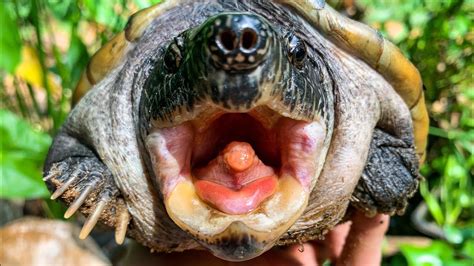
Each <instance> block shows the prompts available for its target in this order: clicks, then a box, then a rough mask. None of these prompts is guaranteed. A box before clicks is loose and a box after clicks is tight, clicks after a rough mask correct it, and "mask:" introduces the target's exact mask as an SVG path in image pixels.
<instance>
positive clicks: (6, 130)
mask: <svg viewBox="0 0 474 266" xmlns="http://www.w3.org/2000/svg"><path fill="white" fill-rule="evenodd" d="M0 135H1V136H2V138H1V141H0V144H1V146H2V149H1V152H0V170H1V178H0V181H1V182H0V197H1V198H27V199H30V198H39V197H46V196H48V195H49V192H48V190H47V189H46V186H45V184H44V182H43V180H42V179H41V177H42V165H43V161H44V158H45V157H46V153H47V151H48V147H49V146H50V144H51V137H50V136H49V135H47V134H46V133H43V132H40V131H37V130H34V129H33V128H32V127H31V126H30V125H29V124H28V123H27V122H26V121H24V120H22V119H21V118H19V117H17V116H16V115H14V114H13V113H11V112H9V111H6V110H1V109H0Z"/></svg>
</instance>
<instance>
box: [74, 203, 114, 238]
mask: <svg viewBox="0 0 474 266" xmlns="http://www.w3.org/2000/svg"><path fill="white" fill-rule="evenodd" d="M109 200H110V198H106V199H102V200H101V201H99V203H98V204H97V206H96V208H95V210H94V212H93V213H91V215H90V216H89V217H88V218H87V220H86V222H85V223H84V226H83V227H82V230H81V232H80V233H79V238H80V239H85V238H86V237H87V236H88V235H89V233H90V232H91V231H92V229H93V228H94V226H95V224H96V223H97V221H98V220H99V218H100V214H101V213H102V211H103V210H104V208H105V206H106V205H107V203H109Z"/></svg>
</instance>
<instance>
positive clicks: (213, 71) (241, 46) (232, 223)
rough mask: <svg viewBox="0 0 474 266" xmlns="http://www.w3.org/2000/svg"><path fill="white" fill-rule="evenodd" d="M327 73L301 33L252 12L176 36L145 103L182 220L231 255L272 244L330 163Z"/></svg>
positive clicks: (160, 167)
mask: <svg viewBox="0 0 474 266" xmlns="http://www.w3.org/2000/svg"><path fill="white" fill-rule="evenodd" d="M315 70H316V71H315ZM328 75H329V73H328V70H327V69H326V68H325V66H324V64H323V63H322V60H320V59H319V58H318V57H317V54H316V53H313V55H311V56H308V55H307V48H306V45H305V42H304V41H303V40H302V39H300V38H299V37H298V36H296V35H295V34H294V33H292V32H290V31H288V30H282V29H279V28H276V27H274V26H273V25H272V24H271V23H270V22H269V21H267V20H266V19H265V18H263V17H261V16H259V15H256V14H252V13H235V12H234V13H221V14H218V15H215V16H212V17H210V18H208V19H207V20H205V21H204V22H203V23H202V24H201V25H199V26H197V27H196V28H192V29H189V30H187V31H185V32H183V33H181V34H180V35H178V36H177V37H175V38H173V39H172V40H171V41H170V43H169V45H168V46H167V47H166V48H165V49H164V50H163V53H162V54H161V60H158V61H157V63H156V67H155V69H154V71H153V73H152V74H151V75H150V76H149V78H148V80H147V81H146V82H145V87H144V97H142V104H141V105H140V106H141V108H142V116H143V117H145V119H143V121H146V125H145V126H144V127H143V128H145V129H146V130H145V132H144V134H143V135H144V139H146V146H147V149H148V153H149V155H150V158H151V162H152V163H151V164H152V166H153V169H154V174H155V179H156V181H157V185H158V187H159V189H160V191H161V194H162V197H163V201H164V203H165V207H166V210H167V212H168V214H169V216H170V217H171V219H172V220H173V221H174V222H175V223H176V224H177V225H178V226H179V227H181V229H183V230H185V231H187V232H189V233H190V234H191V235H193V237H194V238H195V239H197V240H198V241H199V242H201V243H202V244H203V245H204V246H206V247H208V248H209V249H210V250H211V251H212V252H213V253H214V254H215V255H217V256H218V257H221V258H224V259H227V260H245V259H249V258H252V257H255V256H258V255H259V254H261V253H262V252H264V251H265V250H267V249H269V248H270V247H272V246H273V245H274V243H275V242H276V241H277V240H278V239H279V238H280V237H281V236H282V234H284V233H285V232H286V231H287V230H288V228H289V227H290V226H292V225H293V223H294V222H295V221H296V220H297V219H298V218H299V217H300V215H301V214H302V213H303V211H304V209H305V208H306V205H307V203H308V198H309V194H310V192H311V190H312V187H313V186H314V184H315V182H316V180H317V177H318V175H319V172H320V171H321V168H322V163H323V161H324V159H323V158H324V157H325V155H326V152H327V149H328V146H329V140H330V135H331V133H330V132H331V130H332V117H333V114H332V112H333V110H332V100H331V97H332V94H331V93H332V89H331V84H330V83H328V82H323V80H326V81H327V80H331V79H330V78H328Z"/></svg>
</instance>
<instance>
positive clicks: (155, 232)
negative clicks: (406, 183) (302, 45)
mask: <svg viewBox="0 0 474 266" xmlns="http://www.w3.org/2000/svg"><path fill="white" fill-rule="evenodd" d="M247 5H249V6H247ZM252 5H253V4H248V3H238V2H235V3H233V4H229V3H227V4H221V3H219V2H215V3H214V4H210V5H198V4H196V3H191V2H190V3H189V4H188V5H183V6H180V7H179V8H176V9H174V10H171V11H170V12H169V13H168V14H166V15H165V16H162V17H160V18H158V19H157V20H156V21H154V22H153V23H152V24H151V25H150V27H149V29H148V30H147V34H145V35H144V36H143V37H142V39H141V40H140V41H139V42H138V43H137V44H136V46H135V47H134V48H133V50H132V51H131V52H130V54H129V56H128V58H127V60H126V61H125V63H124V64H123V65H122V66H120V67H119V68H118V69H117V70H116V71H114V72H113V73H111V74H110V75H109V76H108V77H107V78H105V79H104V80H103V81H101V82H100V83H99V84H98V85H96V87H95V88H94V89H93V90H92V91H91V92H90V93H88V94H87V95H86V96H85V97H84V98H83V100H81V102H80V103H79V104H78V106H77V107H76V108H75V109H74V110H73V112H72V114H71V116H70V118H69V121H68V122H67V127H68V130H69V131H70V132H72V133H75V134H77V135H82V136H87V137H86V139H85V141H86V142H87V143H88V144H89V145H90V146H93V147H95V150H96V152H97V154H98V155H99V157H100V158H101V159H102V160H103V161H104V163H105V164H106V165H107V166H108V167H109V168H110V170H111V171H112V173H113V175H114V180H115V183H116V184H117V186H118V187H119V189H120V190H121V192H122V194H123V196H124V198H125V200H126V203H127V206H128V209H129V212H130V214H131V216H132V220H131V226H130V229H129V232H130V233H129V234H130V236H132V237H133V238H135V239H136V240H137V241H138V242H139V243H141V244H143V245H145V246H148V247H150V248H151V249H153V250H157V251H168V250H173V251H180V250H187V249H200V248H202V247H201V245H200V244H199V243H198V242H196V240H195V239H194V238H193V237H192V236H190V235H189V234H188V233H186V232H184V231H183V230H182V229H180V227H178V226H177V225H176V224H175V222H173V221H172V220H171V219H170V217H169V216H168V214H167V212H166V209H165V206H164V204H163V194H162V192H161V191H160V184H158V183H157V180H156V176H155V173H154V172H153V165H152V158H150V155H149V154H148V152H147V147H146V140H147V137H148V135H149V134H150V132H151V131H152V130H151V129H150V128H152V125H151V121H150V120H149V117H146V115H145V116H144V115H142V116H140V113H141V111H140V110H141V109H140V108H142V107H143V106H140V104H141V101H142V97H143V91H142V89H143V87H144V83H145V81H146V80H147V78H148V76H149V75H150V73H151V72H152V70H153V63H154V60H156V58H158V57H159V56H160V53H162V52H163V51H162V50H160V49H154V48H153V47H165V44H167V43H169V42H170V40H171V39H172V38H173V37H175V36H176V35H177V34H178V33H180V32H183V31H185V30H187V29H189V28H194V27H196V26H197V25H199V24H200V23H202V22H203V21H204V20H205V19H206V18H208V17H210V16H212V15H214V14H216V13H220V12H222V11H233V10H240V11H242V10H244V11H252V10H255V9H257V8H256V7H255V6H252ZM255 5H256V6H259V7H258V11H256V12H257V13H259V14H260V15H261V16H263V17H265V18H266V19H268V20H269V21H270V22H271V23H275V24H283V25H287V24H291V23H296V24H297V25H290V27H294V30H295V31H297V32H299V33H300V35H302V36H305V38H306V42H307V43H308V44H309V46H310V47H311V49H313V50H314V51H317V53H319V56H321V57H322V58H323V59H324V62H325V66H327V67H328V69H327V71H328V72H329V73H330V79H331V80H327V81H326V82H328V83H331V84H333V85H332V89H333V91H332V92H330V93H331V94H332V95H333V97H334V98H333V107H332V110H331V111H330V112H331V113H332V118H331V119H330V120H331V121H329V122H328V123H326V124H325V130H326V131H325V145H326V146H327V147H326V148H325V151H327V153H326V152H325V151H324V152H323V154H324V155H325V156H324V158H323V159H322V161H320V162H318V163H319V164H320V169H319V170H317V171H316V172H317V176H316V177H314V178H313V180H312V181H311V182H310V185H308V189H310V190H311V193H310V195H309V201H308V202H309V203H308V205H307V207H306V208H305V209H304V211H303V212H302V214H301V216H300V217H299V218H298V219H297V220H296V222H295V223H294V224H293V225H292V226H291V227H290V228H289V229H288V231H287V232H286V233H283V234H282V235H281V237H280V239H279V240H278V241H277V242H276V243H275V244H286V243H294V242H298V241H305V240H309V239H315V238H318V237H321V236H322V235H323V234H325V233H326V232H327V230H329V229H330V228H332V227H333V226H334V225H336V224H337V223H338V222H340V220H341V219H342V217H343V216H344V214H345V211H346V206H347V205H348V204H349V200H350V197H351V194H352V191H353V190H354V188H355V186H356V185H357V182H358V180H359V178H360V175H361V173H362V171H363V168H364V166H365V162H366V159H367V154H368V149H369V145H370V142H371V139H372V132H373V130H374V128H375V127H376V126H378V125H382V126H387V127H390V125H393V124H394V123H400V121H402V122H403V123H408V125H409V117H410V116H409V113H408V110H407V108H405V105H404V103H403V102H402V100H401V99H400V98H399V97H398V95H396V93H395V92H394V91H393V88H392V87H391V86H390V85H389V84H388V83H387V82H386V81H385V80H384V79H383V78H382V77H381V76H380V75H379V74H378V73H377V72H376V71H374V70H373V69H371V68H370V67H369V66H367V65H366V64H364V63H363V62H361V61H360V60H358V59H356V58H353V57H351V56H350V55H348V54H347V53H345V52H344V51H342V50H341V49H339V48H338V47H336V46H335V45H333V44H332V43H331V42H329V41H328V40H326V39H325V38H324V37H323V36H321V35H320V34H319V33H318V32H317V31H316V30H315V29H314V28H312V27H311V26H309V25H308V24H307V23H306V22H304V21H301V20H300V19H296V18H294V17H293V15H291V13H290V12H288V11H286V9H285V8H283V7H279V6H273V5H272V4H262V3H259V4H255ZM260 5H261V6H260ZM280 12H281V14H280V15H279V16H271V15H270V14H279V13H280ZM188 14H193V16H191V17H189V15H188ZM90 106H96V108H95V109H94V112H90V110H89V109H90ZM98 125H100V126H98ZM392 127H393V126H392ZM394 133H396V134H398V133H400V132H394ZM402 133H403V132H402ZM402 133H400V134H402ZM82 139H84V138H82ZM326 154H327V155H326Z"/></svg>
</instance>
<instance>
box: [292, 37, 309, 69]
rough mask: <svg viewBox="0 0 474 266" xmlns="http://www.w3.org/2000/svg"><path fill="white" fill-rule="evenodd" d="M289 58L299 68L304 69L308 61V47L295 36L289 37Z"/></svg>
mask: <svg viewBox="0 0 474 266" xmlns="http://www.w3.org/2000/svg"><path fill="white" fill-rule="evenodd" d="M288 58H289V59H290V62H291V63H292V64H293V65H295V66H296V67H297V68H302V67H303V64H304V60H305V59H306V45H305V43H304V41H303V40H301V39H300V38H298V36H296V35H294V34H290V35H289V36H288Z"/></svg>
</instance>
